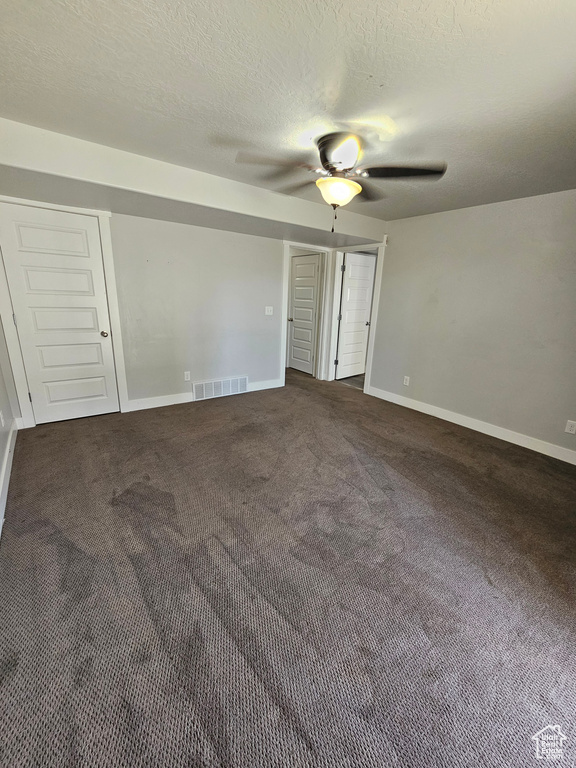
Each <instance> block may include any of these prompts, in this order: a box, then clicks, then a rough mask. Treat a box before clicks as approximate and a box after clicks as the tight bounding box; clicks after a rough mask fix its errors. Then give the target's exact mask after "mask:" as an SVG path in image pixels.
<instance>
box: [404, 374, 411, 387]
mask: <svg viewBox="0 0 576 768" xmlns="http://www.w3.org/2000/svg"><path fill="white" fill-rule="evenodd" d="M404 386H405V387H409V386H410V376H404Z"/></svg>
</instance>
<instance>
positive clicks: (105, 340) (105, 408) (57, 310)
mask: <svg viewBox="0 0 576 768" xmlns="http://www.w3.org/2000/svg"><path fill="white" fill-rule="evenodd" d="M0 247H1V249H2V256H3V259H4V266H5V269H6V275H7V278H8V286H9V289H10V295H11V298H12V307H13V311H14V320H15V323H16V327H17V330H18V338H19V341H20V347H21V350H22V357H23V360H24V367H25V369H26V377H27V380H28V388H29V391H30V397H31V400H32V407H33V409H34V416H35V419H36V421H37V422H38V423H44V422H48V421H60V420H63V419H75V418H78V417H81V416H94V415H96V414H99V413H109V412H111V411H117V410H119V407H118V390H117V386H116V372H115V368H114V355H113V350H112V340H111V337H110V321H109V317H108V300H107V296H106V285H105V282H104V268H103V264H102V249H101V245H100V229H99V226H98V219H97V218H96V217H94V216H84V215H81V214H76V213H64V212H62V211H53V210H48V209H43V208H33V207H30V206H25V205H11V204H8V203H2V204H0Z"/></svg>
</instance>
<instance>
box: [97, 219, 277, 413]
mask: <svg viewBox="0 0 576 768" xmlns="http://www.w3.org/2000/svg"><path fill="white" fill-rule="evenodd" d="M111 228H112V244H113V250H114V264H115V271H116V280H117V284H118V298H119V303H120V313H121V318H122V337H123V343H124V356H125V360H126V367H127V378H128V394H129V397H130V399H139V398H148V397H157V396H162V395H171V394H178V393H181V392H189V391H190V384H186V383H185V382H184V371H185V370H189V371H190V372H191V379H192V381H193V382H194V381H202V380H204V379H212V378H219V377H226V376H236V375H248V377H249V381H250V382H259V381H267V380H270V379H277V378H278V377H279V376H280V371H281V367H280V346H281V300H282V243H281V242H280V241H277V240H271V239H268V238H262V237H254V236H251V235H243V234H237V233H233V232H222V231H219V230H213V229H205V228H202V227H195V226H190V225H186V224H176V223H172V222H165V221H157V220H152V219H144V218H138V217H134V216H123V215H118V214H116V215H114V216H112V220H111ZM266 305H271V306H273V307H274V315H273V316H272V317H269V316H266V315H265V314H264V307H265V306H266Z"/></svg>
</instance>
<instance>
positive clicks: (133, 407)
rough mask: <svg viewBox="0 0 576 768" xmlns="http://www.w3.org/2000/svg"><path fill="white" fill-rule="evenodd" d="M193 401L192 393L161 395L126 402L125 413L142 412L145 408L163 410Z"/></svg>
mask: <svg viewBox="0 0 576 768" xmlns="http://www.w3.org/2000/svg"><path fill="white" fill-rule="evenodd" d="M193 400H194V395H193V393H192V392H179V393H178V394H177V395H161V396H160V397H144V398H142V399H140V400H128V407H127V408H126V409H125V411H143V410H145V409H146V408H163V407H164V406H165V405H180V403H191V402H192V401H193Z"/></svg>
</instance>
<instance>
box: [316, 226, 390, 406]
mask: <svg viewBox="0 0 576 768" xmlns="http://www.w3.org/2000/svg"><path fill="white" fill-rule="evenodd" d="M387 243H388V235H386V236H385V237H384V242H383V243H369V244H367V245H356V246H353V247H352V248H344V249H343V250H338V251H337V252H336V254H335V258H334V278H333V282H332V308H331V313H330V316H329V317H330V323H329V325H330V334H329V335H330V341H329V344H328V351H329V354H328V356H327V358H326V361H325V362H326V363H327V367H328V375H327V376H326V380H327V381H334V380H335V378H336V366H335V365H334V360H335V359H336V352H337V351H338V314H339V312H340V293H341V291H342V265H343V264H344V254H345V253H363V252H364V251H374V250H377V255H376V272H375V274H374V291H373V293H372V311H371V312H370V333H369V335H368V350H367V352H366V374H365V377H364V392H366V391H367V389H368V388H369V386H370V379H371V377H372V360H373V358H374V336H375V333H374V331H375V329H376V323H377V321H378V306H379V304H380V289H381V284H382V270H383V268H384V252H385V250H386V244H387Z"/></svg>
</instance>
